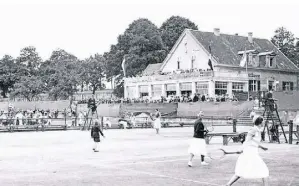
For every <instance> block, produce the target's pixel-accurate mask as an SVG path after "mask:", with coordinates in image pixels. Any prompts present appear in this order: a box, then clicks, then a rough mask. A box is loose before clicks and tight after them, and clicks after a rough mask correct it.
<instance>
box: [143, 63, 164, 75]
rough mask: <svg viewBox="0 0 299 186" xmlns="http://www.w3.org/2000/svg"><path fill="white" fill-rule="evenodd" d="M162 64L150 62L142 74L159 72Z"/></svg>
mask: <svg viewBox="0 0 299 186" xmlns="http://www.w3.org/2000/svg"><path fill="white" fill-rule="evenodd" d="M161 66H162V63H156V64H149V65H148V66H147V67H146V69H145V70H144V71H143V73H142V75H147V76H150V75H154V74H155V73H157V72H158V71H159V70H160V68H161Z"/></svg>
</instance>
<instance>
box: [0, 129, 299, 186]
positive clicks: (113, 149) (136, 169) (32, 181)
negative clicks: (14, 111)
mask: <svg viewBox="0 0 299 186" xmlns="http://www.w3.org/2000/svg"><path fill="white" fill-rule="evenodd" d="M192 130H193V129H192V127H184V128H162V129H161V134H160V135H156V134H155V131H154V130H153V129H133V130H106V131H104V134H105V135H106V136H107V137H106V138H105V139H104V140H103V141H102V143H101V144H100V148H99V150H100V152H98V153H94V152H93V151H92V145H93V141H92V139H91V138H90V133H89V132H88V131H57V132H28V133H27V132H24V133H5V134H4V133H2V134H0V185H1V186H19V185H20V186H26V185H28V186H67V185H68V186H81V185H86V186H93V185H97V186H98V185H100V186H106V185H107V186H114V185H115V186H120V185H129V186H139V185H142V186H148V185H151V186H152V185H154V186H160V185H163V186H164V185H166V186H167V185H171V186H182V185H202V186H206V185H207V186H208V185H211V186H218V185H225V183H226V182H227V181H228V180H229V179H230V177H231V176H232V174H233V173H234V166H235V163H236V159H237V157H238V156H237V155H231V156H226V157H225V158H224V159H222V160H220V161H216V160H215V161H213V162H212V163H211V164H210V165H208V166H201V165H200V158H199V157H198V158H196V159H195V160H194V162H193V167H192V168H190V167H188V166H187V161H188V157H189V155H188V154H187V148H188V140H189V139H190V137H191V136H192ZM228 130H231V129H228ZM244 130H245V129H244ZM265 146H267V147H268V148H269V150H268V151H267V152H261V156H262V157H264V160H265V162H266V164H267V165H268V167H269V170H270V184H271V185H272V186H274V185H276V186H282V185H285V186H297V185H299V174H298V172H299V158H298V157H299V150H298V148H299V146H297V145H288V144H265ZM219 147H222V139H221V138H215V139H213V140H212V141H211V144H210V145H208V149H215V148H219ZM238 148H240V144H234V143H232V142H230V143H229V145H228V146H226V147H224V149H226V150H236V149H238ZM235 185H240V186H244V185H248V186H249V185H250V186H255V185H261V180H243V179H241V180H240V181H239V182H237V183H236V184H235Z"/></svg>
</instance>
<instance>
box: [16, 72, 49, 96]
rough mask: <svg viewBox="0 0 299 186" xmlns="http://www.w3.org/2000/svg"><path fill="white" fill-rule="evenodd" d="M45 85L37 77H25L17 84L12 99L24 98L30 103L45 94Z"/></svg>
mask: <svg viewBox="0 0 299 186" xmlns="http://www.w3.org/2000/svg"><path fill="white" fill-rule="evenodd" d="M44 86H45V84H44V83H43V82H42V80H41V79H40V78H39V77H37V76H30V77H29V76H23V77H21V80H20V81H19V82H18V83H16V84H15V86H14V91H13V92H12V97H17V96H22V97H24V98H26V99H27V100H28V101H33V99H34V98H38V96H39V95H40V94H41V93H43V92H44V90H45V88H44Z"/></svg>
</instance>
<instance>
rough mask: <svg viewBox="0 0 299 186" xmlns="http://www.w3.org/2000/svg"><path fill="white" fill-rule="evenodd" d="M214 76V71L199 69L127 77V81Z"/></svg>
mask: <svg viewBox="0 0 299 186" xmlns="http://www.w3.org/2000/svg"><path fill="white" fill-rule="evenodd" d="M212 76H213V72H212V71H199V72H191V73H190V72H189V73H180V74H176V73H173V74H165V75H152V76H141V77H132V78H126V82H127V83H136V82H150V81H165V80H179V79H186V78H197V77H202V78H209V77H212Z"/></svg>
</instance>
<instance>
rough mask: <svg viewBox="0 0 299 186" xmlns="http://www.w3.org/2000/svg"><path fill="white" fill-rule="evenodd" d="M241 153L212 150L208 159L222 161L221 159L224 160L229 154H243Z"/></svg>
mask: <svg viewBox="0 0 299 186" xmlns="http://www.w3.org/2000/svg"><path fill="white" fill-rule="evenodd" d="M241 153H242V152H240V151H236V152H226V151H225V150H223V149H215V150H211V151H210V152H209V155H208V158H210V159H212V160H220V159H223V158H224V157H225V156H226V155H228V154H241Z"/></svg>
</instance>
